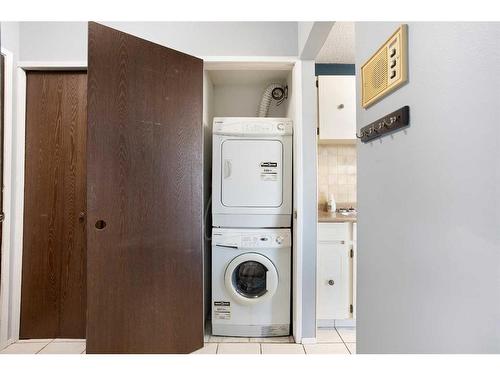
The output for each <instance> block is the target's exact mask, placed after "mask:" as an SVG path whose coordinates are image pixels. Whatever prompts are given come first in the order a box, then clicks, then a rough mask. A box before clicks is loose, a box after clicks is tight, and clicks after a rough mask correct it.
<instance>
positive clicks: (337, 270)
mask: <svg viewBox="0 0 500 375" xmlns="http://www.w3.org/2000/svg"><path fill="white" fill-rule="evenodd" d="M351 280H352V274H351V262H350V246H349V244H348V242H347V241H335V242H334V241H331V242H319V243H318V277H317V282H318V285H317V293H318V295H317V309H318V312H317V319H349V318H351V313H350V304H351Z"/></svg>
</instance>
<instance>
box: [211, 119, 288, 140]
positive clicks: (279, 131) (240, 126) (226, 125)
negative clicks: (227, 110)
mask: <svg viewBox="0 0 500 375" xmlns="http://www.w3.org/2000/svg"><path fill="white" fill-rule="evenodd" d="M292 133H293V124H292V120H290V119H288V118H271V117H215V118H214V123H213V134H222V135H234V136H236V135H237V136H256V135H260V136H284V135H292Z"/></svg>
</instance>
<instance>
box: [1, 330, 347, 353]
mask: <svg viewBox="0 0 500 375" xmlns="http://www.w3.org/2000/svg"><path fill="white" fill-rule="evenodd" d="M84 353H85V340H70V339H55V340H21V341H18V342H15V343H13V344H11V345H9V346H8V347H7V348H5V349H3V350H2V351H0V354H84ZM349 353H351V354H355V353H356V329H355V328H337V329H335V328H332V329H319V330H318V332H317V343H316V344H308V345H302V344H295V343H294V341H293V337H291V336H290V337H276V338H241V337H218V336H210V335H206V336H205V346H204V347H203V348H201V349H199V350H197V351H196V352H194V354H349Z"/></svg>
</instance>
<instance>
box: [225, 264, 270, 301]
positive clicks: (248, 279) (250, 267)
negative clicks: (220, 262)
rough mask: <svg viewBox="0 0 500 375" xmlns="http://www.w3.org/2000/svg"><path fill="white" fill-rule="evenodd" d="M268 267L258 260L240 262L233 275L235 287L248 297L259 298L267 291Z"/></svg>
mask: <svg viewBox="0 0 500 375" xmlns="http://www.w3.org/2000/svg"><path fill="white" fill-rule="evenodd" d="M267 271H268V269H267V268H266V266H264V265H263V264H261V263H259V262H256V261H246V262H243V263H240V264H239V265H238V266H237V267H236V268H235V270H234V271H233V275H232V282H233V286H234V289H235V290H236V291H237V292H238V293H239V294H241V295H242V296H243V297H246V298H259V297H262V296H263V295H264V294H266V292H267V286H266V279H267V278H266V273H267Z"/></svg>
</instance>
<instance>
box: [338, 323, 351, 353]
mask: <svg viewBox="0 0 500 375" xmlns="http://www.w3.org/2000/svg"><path fill="white" fill-rule="evenodd" d="M335 332H337V334H338V335H339V337H340V339H341V340H342V343H343V344H344V346H345V348H346V349H347V351H348V353H349V354H352V353H351V351H350V350H349V347H348V346H347V344H346V343H345V341H344V338H343V337H342V335H341V334H340V332H339V330H338V329H337V327H335Z"/></svg>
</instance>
